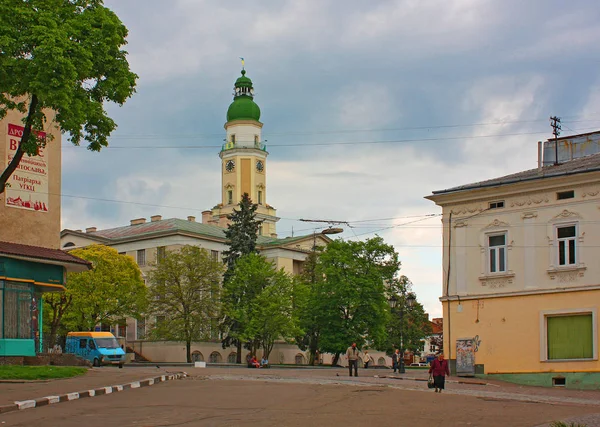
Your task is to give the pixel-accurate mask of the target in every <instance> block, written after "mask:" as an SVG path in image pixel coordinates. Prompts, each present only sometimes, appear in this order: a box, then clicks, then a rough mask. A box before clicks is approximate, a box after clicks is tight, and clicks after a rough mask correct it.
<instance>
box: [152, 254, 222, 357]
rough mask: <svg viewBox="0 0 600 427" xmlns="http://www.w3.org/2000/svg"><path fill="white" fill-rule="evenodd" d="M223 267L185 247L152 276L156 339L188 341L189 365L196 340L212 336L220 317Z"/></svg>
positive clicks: (169, 256) (162, 262)
mask: <svg viewBox="0 0 600 427" xmlns="http://www.w3.org/2000/svg"><path fill="white" fill-rule="evenodd" d="M223 270H224V267H223V264H222V263H220V262H218V261H216V260H214V259H213V258H212V257H211V255H210V253H209V252H208V251H207V250H206V249H201V248H199V247H196V246H184V247H183V248H181V250H180V251H168V252H166V253H165V256H164V257H162V258H161V259H159V260H158V262H157V263H156V264H155V265H154V268H153V269H152V270H151V271H150V273H149V275H148V280H149V284H150V310H149V311H150V313H151V314H153V315H154V316H156V318H157V321H156V324H155V326H154V328H153V330H152V332H151V334H152V336H153V337H154V338H158V339H165V340H172V341H184V342H185V345H186V357H187V361H188V363H189V362H191V361H192V354H191V345H192V341H201V340H205V339H209V338H210V337H211V333H212V332H213V331H211V327H212V323H213V320H214V319H215V318H216V317H217V316H218V314H219V301H220V289H221V277H222V274H223Z"/></svg>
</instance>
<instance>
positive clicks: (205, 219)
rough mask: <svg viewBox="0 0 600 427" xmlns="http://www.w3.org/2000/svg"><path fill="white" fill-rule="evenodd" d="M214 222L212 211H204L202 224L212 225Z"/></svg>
mask: <svg viewBox="0 0 600 427" xmlns="http://www.w3.org/2000/svg"><path fill="white" fill-rule="evenodd" d="M212 220H213V217H212V211H202V224H210V223H211V222H212Z"/></svg>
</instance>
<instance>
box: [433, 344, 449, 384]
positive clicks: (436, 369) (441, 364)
mask: <svg viewBox="0 0 600 427" xmlns="http://www.w3.org/2000/svg"><path fill="white" fill-rule="evenodd" d="M429 373H430V374H431V375H433V386H434V388H435V392H436V393H441V392H442V390H443V389H444V385H445V384H446V375H447V376H450V369H448V361H447V360H445V359H444V353H440V355H439V356H438V358H437V359H433V360H432V361H431V366H430V367H429Z"/></svg>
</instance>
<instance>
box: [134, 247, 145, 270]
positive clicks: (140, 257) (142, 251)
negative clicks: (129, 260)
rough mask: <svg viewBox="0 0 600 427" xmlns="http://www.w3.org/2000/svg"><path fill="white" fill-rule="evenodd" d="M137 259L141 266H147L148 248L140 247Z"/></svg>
mask: <svg viewBox="0 0 600 427" xmlns="http://www.w3.org/2000/svg"><path fill="white" fill-rule="evenodd" d="M135 260H136V262H137V265H138V266H140V267H145V266H146V249H138V250H137V251H136V255H135Z"/></svg>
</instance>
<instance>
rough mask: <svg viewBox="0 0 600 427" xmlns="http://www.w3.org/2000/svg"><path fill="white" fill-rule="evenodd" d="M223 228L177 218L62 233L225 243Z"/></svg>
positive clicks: (261, 239)
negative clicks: (198, 238)
mask: <svg viewBox="0 0 600 427" xmlns="http://www.w3.org/2000/svg"><path fill="white" fill-rule="evenodd" d="M225 230H226V229H225V228H223V227H219V226H216V225H211V224H203V223H201V222H196V221H188V220H184V219H179V218H169V219H161V220H159V221H151V222H145V223H143V224H137V225H126V226H123V227H117V228H107V229H105V230H97V231H92V232H86V233H81V232H76V231H72V230H63V232H62V233H61V234H64V233H68V232H71V233H77V234H81V235H82V236H85V237H88V238H91V239H95V240H100V239H101V240H103V241H104V242H105V243H108V244H110V243H113V244H114V243H119V242H120V241H129V240H137V239H141V238H150V237H154V236H156V235H164V234H173V233H189V234H195V235H198V236H201V237H204V238H208V239H214V240H220V241H223V242H225V240H226V237H225ZM307 237H312V234H310V235H304V236H296V237H286V238H283V239H278V238H275V237H268V236H258V237H257V239H256V244H257V245H258V246H262V247H277V246H282V245H288V244H290V243H294V242H296V241H300V240H303V239H306V238H307Z"/></svg>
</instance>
